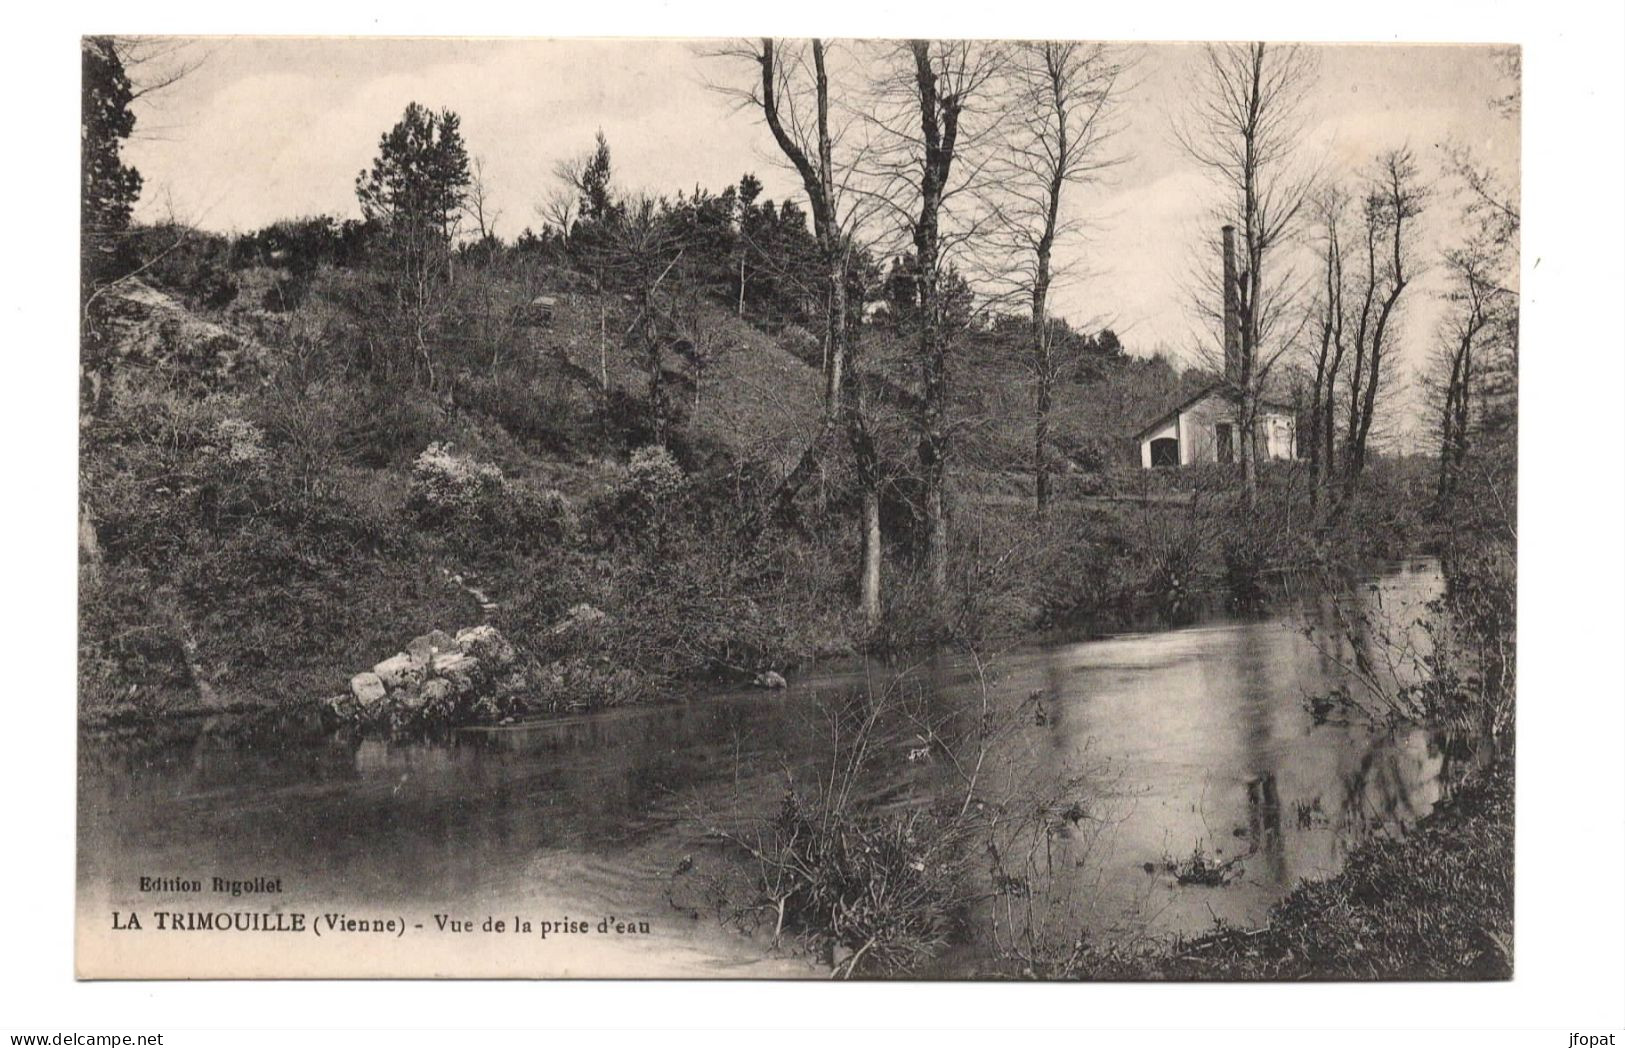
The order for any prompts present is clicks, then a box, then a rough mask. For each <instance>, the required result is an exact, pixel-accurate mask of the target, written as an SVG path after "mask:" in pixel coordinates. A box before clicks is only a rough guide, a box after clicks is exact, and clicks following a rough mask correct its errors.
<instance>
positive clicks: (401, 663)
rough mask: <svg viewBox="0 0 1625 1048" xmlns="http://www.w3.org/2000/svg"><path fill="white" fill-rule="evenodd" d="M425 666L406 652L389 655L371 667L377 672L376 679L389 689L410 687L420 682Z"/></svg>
mask: <svg viewBox="0 0 1625 1048" xmlns="http://www.w3.org/2000/svg"><path fill="white" fill-rule="evenodd" d="M424 670H425V666H424V664H423V663H422V662H420V661H418V660H417V659H414V658H413V657H412V656H410V655H408V654H407V653H406V652H404V651H403V652H401V653H399V654H397V655H391V656H390V657H389V658H387V659H385V660H384V661H383V662H380V663H379V664H378V665H376V666H374V667H373V668H372V672H374V673H376V674H378V679H379V680H381V681H383V682H384V687H386V688H389V689H391V690H393V689H395V688H405V687H410V686H411V685H413V684H418V683H421V682H422V680H423V678H424Z"/></svg>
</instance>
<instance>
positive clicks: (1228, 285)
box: [1223, 225, 1241, 383]
mask: <svg viewBox="0 0 1625 1048" xmlns="http://www.w3.org/2000/svg"><path fill="white" fill-rule="evenodd" d="M1223 232H1224V377H1225V379H1226V381H1229V382H1232V383H1234V382H1239V381H1240V380H1241V287H1240V285H1239V283H1238V277H1237V273H1236V227H1235V226H1230V225H1227V226H1225V227H1224V230H1223Z"/></svg>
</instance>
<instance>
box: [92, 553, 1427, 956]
mask: <svg viewBox="0 0 1625 1048" xmlns="http://www.w3.org/2000/svg"><path fill="white" fill-rule="evenodd" d="M1439 586H1440V581H1439V575H1438V569H1437V565H1436V564H1435V563H1433V562H1431V561H1411V562H1406V563H1403V564H1396V565H1389V566H1387V567H1385V568H1384V569H1383V570H1382V571H1380V572H1377V573H1375V574H1373V575H1371V576H1370V577H1368V578H1365V579H1361V580H1358V581H1357V582H1356V583H1354V584H1353V587H1352V590H1351V593H1352V598H1353V599H1354V600H1357V601H1360V602H1363V603H1365V604H1367V605H1371V606H1376V605H1380V606H1381V608H1382V609H1383V613H1384V614H1385V615H1386V616H1387V617H1388V619H1389V620H1390V621H1393V622H1396V623H1405V622H1410V621H1413V620H1414V619H1415V618H1417V617H1418V616H1419V615H1420V614H1421V611H1422V605H1423V604H1424V603H1425V602H1426V601H1427V600H1429V599H1431V598H1432V597H1433V596H1435V595H1436V594H1437V592H1438V590H1439ZM1324 617H1325V613H1324V608H1323V607H1322V606H1321V601H1320V600H1319V599H1318V598H1316V597H1313V596H1307V595H1306V596H1294V595H1293V594H1291V593H1290V592H1288V593H1284V594H1281V595H1280V596H1279V597H1278V599H1277V600H1276V601H1275V602H1274V603H1273V604H1272V606H1271V608H1270V610H1269V611H1267V612H1264V613H1255V614H1250V615H1236V614H1231V613H1227V612H1225V611H1222V610H1214V611H1209V612H1207V613H1205V614H1202V615H1201V616H1199V618H1198V620H1197V621H1196V622H1195V623H1194V624H1191V625H1189V626H1185V627H1182V628H1176V629H1163V630H1154V631H1147V632H1133V633H1122V634H1117V635H1113V636H1107V637H1104V638H1097V639H1088V640H1080V641H1075V642H1069V643H1051V644H1046V645H1043V646H1041V647H1033V648H1028V649H1022V650H1017V651H1013V652H1007V653H1004V654H1002V655H1000V656H999V657H998V658H997V660H995V662H994V664H993V669H992V676H991V678H990V679H991V681H992V684H991V689H992V691H993V693H994V694H995V695H996V697H998V698H999V699H1000V700H1002V701H1004V704H1005V705H1007V706H1009V707H1011V708H1017V707H1019V709H1020V716H1021V717H1023V718H1025V719H1024V720H1023V722H1022V724H1021V726H1020V728H1019V730H1018V731H1016V732H1015V733H1014V735H1012V736H1010V738H1009V739H1008V740H1007V741H1006V742H1005V743H1003V744H1002V745H1003V746H1004V749H1003V751H1002V752H1001V758H1002V760H1003V762H1004V766H1005V767H1007V768H1015V769H1025V770H1027V771H1035V772H1054V773H1055V775H1056V776H1057V777H1064V776H1066V775H1070V774H1071V773H1072V772H1073V771H1078V772H1080V773H1082V774H1081V775H1080V781H1081V782H1082V783H1083V785H1081V786H1078V787H1077V788H1078V789H1082V790H1084V791H1085V792H1086V793H1087V796H1086V797H1085V798H1084V799H1085V801H1086V806H1087V811H1088V813H1089V817H1088V819H1087V820H1085V821H1084V822H1083V823H1073V824H1071V825H1069V826H1067V827H1063V828H1064V829H1067V830H1068V834H1069V835H1070V836H1071V838H1072V839H1071V840H1070V841H1068V842H1066V843H1067V847H1066V848H1065V849H1063V850H1064V851H1065V854H1066V857H1067V860H1066V862H1065V863H1063V864H1062V865H1061V869H1062V870H1063V872H1062V873H1061V874H1060V875H1059V876H1060V877H1061V878H1062V879H1063V880H1066V881H1068V882H1069V883H1068V884H1067V888H1068V897H1069V899H1070V900H1071V902H1070V903H1069V905H1070V906H1072V907H1073V910H1072V911H1071V913H1070V916H1069V920H1076V921H1077V922H1078V924H1079V926H1080V927H1081V928H1082V929H1083V930H1084V931H1086V932H1087V933H1088V934H1090V935H1092V936H1099V937H1113V936H1120V937H1143V936H1151V937H1158V936H1167V935H1171V934H1173V933H1189V932H1194V931H1200V930H1202V929H1204V928H1206V927H1210V926H1211V925H1212V923H1213V921H1214V920H1215V919H1222V920H1225V921H1228V922H1233V923H1237V924H1241V925H1251V924H1256V923H1258V922H1259V921H1261V920H1262V919H1263V918H1264V916H1265V915H1266V913H1267V911H1268V909H1269V907H1270V905H1271V904H1272V903H1273V902H1275V901H1276V900H1278V899H1279V898H1280V897H1281V896H1282V895H1283V894H1284V893H1285V892H1287V891H1288V890H1290V889H1291V887H1292V886H1293V885H1294V884H1296V883H1297V882H1298V881H1300V880H1302V879H1305V878H1320V877H1325V876H1328V875H1331V874H1334V873H1336V872H1337V871H1338V869H1339V868H1340V867H1341V865H1342V862H1343V860H1344V857H1345V856H1346V855H1347V853H1348V851H1349V850H1350V849H1351V848H1352V847H1353V846H1355V845H1356V844H1358V843H1359V842H1360V841H1361V840H1362V839H1363V838H1365V837H1366V836H1368V835H1370V834H1373V833H1397V832H1403V831H1404V828H1405V826H1407V825H1408V824H1410V823H1411V822H1413V821H1414V820H1415V819H1417V818H1419V817H1420V816H1422V815H1424V814H1426V813H1427V811H1428V810H1429V809H1430V808H1431V807H1432V805H1433V804H1434V803H1435V802H1436V801H1437V800H1438V798H1439V796H1440V792H1441V789H1442V784H1441V780H1442V778H1443V776H1442V774H1441V772H1442V768H1443V764H1444V760H1445V758H1444V756H1443V755H1442V754H1441V752H1440V750H1439V748H1438V747H1437V746H1436V745H1435V744H1434V743H1433V742H1432V741H1431V740H1430V739H1429V738H1428V737H1427V736H1426V735H1424V734H1423V733H1421V732H1419V731H1415V730H1391V729H1389V728H1386V727H1383V726H1380V725H1377V724H1373V723H1369V722H1367V721H1366V720H1364V719H1362V718H1359V717H1346V716H1340V715H1339V716H1333V717H1331V718H1330V719H1326V720H1324V721H1319V720H1317V718H1316V717H1314V716H1312V715H1311V714H1310V713H1309V712H1308V710H1307V709H1306V707H1305V698H1306V697H1307V696H1310V695H1316V694H1323V693H1325V692H1326V691H1327V690H1328V689H1329V688H1332V687H1335V686H1337V685H1339V684H1345V685H1346V684H1348V678H1347V677H1346V675H1345V672H1344V669H1343V668H1342V666H1340V664H1339V659H1338V658H1336V657H1334V656H1333V654H1331V653H1332V652H1334V651H1335V650H1336V649H1335V648H1331V647H1328V645H1327V643H1326V642H1325V640H1324V639H1320V640H1316V639H1313V638H1310V637H1306V636H1305V634H1304V632H1303V629H1302V627H1303V626H1304V625H1305V624H1306V623H1309V624H1314V623H1316V622H1317V621H1320V620H1322V619H1324ZM896 672H897V668H896V667H880V666H873V665H869V666H864V665H844V666H840V667H836V668H832V669H827V670H820V669H817V668H814V669H812V670H808V671H806V672H803V673H801V674H798V675H793V677H792V680H791V686H790V687H789V689H788V690H786V691H784V692H775V693H768V692H763V691H757V690H749V691H731V692H720V693H716V694H713V695H708V696H705V697H703V698H698V699H694V700H691V701H687V702H683V703H680V704H673V705H665V706H656V707H647V708H639V709H629V710H617V711H612V712H608V713H603V714H598V715H594V716H587V717H580V718H574V719H569V720H563V721H555V722H550V723H544V724H537V725H528V726H510V727H505V728H501V729H490V730H476V731H465V732H461V733H459V734H458V735H456V736H455V737H454V738H452V739H451V740H448V741H439V742H391V741H386V740H381V739H365V740H359V741H357V740H353V739H352V740H342V739H324V740H321V741H317V742H311V743H308V744H304V745H298V746H292V747H290V746H286V745H280V746H272V745H256V744H251V743H245V742H244V741H243V740H242V739H241V738H240V737H238V736H236V735H234V734H232V733H230V732H225V731H220V730H216V729H218V728H219V727H221V726H220V725H210V724H207V723H203V724H196V725H193V726H191V727H190V728H188V729H187V730H186V731H183V732H180V733H179V737H171V738H166V740H164V741H162V742H160V741H156V740H152V739H141V738H129V737H117V738H115V737H107V736H96V737H85V738H82V739H81V742H80V752H79V831H78V832H79V845H80V850H79V913H80V919H79V929H78V947H79V968H80V971H81V974H84V975H87V976H96V975H112V974H121V975H153V976H179V975H189V976H210V975H212V976H228V975H309V976H318V975H321V976H328V975H334V976H336V975H367V974H398V975H462V976H495V975H508V976H533V975H567V976H616V975H621V976H626V975H672V976H764V977H798V976H817V975H821V974H823V973H824V972H825V971H827V968H820V967H819V966H818V965H817V964H815V963H814V962H812V961H810V960H809V959H807V958H805V957H803V956H799V955H797V954H796V952H795V951H794V950H789V949H786V950H781V951H778V952H774V951H771V950H769V949H768V947H767V943H766V941H765V937H764V936H763V935H761V934H760V933H758V934H757V935H755V936H748V935H745V934H742V933H740V932H739V931H738V930H737V929H735V928H732V927H727V926H724V925H723V923H721V922H720V921H719V920H718V919H717V918H716V915H715V912H714V911H706V910H705V908H704V906H702V905H697V904H696V902H695V900H696V899H698V898H700V897H701V895H702V894H703V893H700V894H696V893H695V892H694V891H692V890H691V881H692V879H693V878H695V877H697V876H699V874H700V873H701V872H703V870H704V868H705V867H706V864H707V863H714V862H715V861H717V856H718V855H719V854H720V850H719V849H718V848H717V847H716V845H715V843H714V841H711V840H709V839H708V836H707V829H708V828H709V827H712V826H715V825H717V824H718V821H719V820H721V819H723V818H736V819H737V818H738V817H740V816H749V815H759V814H764V813H770V812H771V811H772V809H773V806H774V804H775V803H776V800H777V798H778V796H779V795H781V794H782V792H783V789H784V783H785V777H786V775H797V774H799V775H801V776H802V781H805V779H806V776H807V775H809V774H812V773H813V769H815V768H816V767H817V765H818V762H819V761H820V760H822V759H823V758H824V757H825V756H826V755H827V753H828V748H829V744H830V743H829V724H828V721H827V719H826V718H825V716H824V715H823V711H824V709H825V708H826V707H827V706H829V705H830V704H831V703H832V702H835V701H838V700H839V699H840V697H841V696H850V695H851V694H853V693H854V692H857V691H861V690H864V689H878V688H880V687H882V686H883V682H884V681H885V680H888V679H890V678H891V677H892V676H893V674H895V673H896ZM912 672H913V674H914V675H915V676H916V677H917V679H919V680H920V681H921V682H922V684H921V686H922V687H925V688H927V689H929V690H930V691H931V692H932V693H933V694H935V695H938V696H940V697H941V699H942V701H943V702H945V703H952V702H955V701H961V702H962V701H965V699H966V696H971V695H975V694H978V693H979V689H978V686H977V684H976V681H977V679H978V678H977V675H976V673H975V667H974V666H973V665H972V664H971V663H970V662H969V660H966V659H943V660H939V661H937V662H935V663H933V664H930V665H927V666H922V667H915V668H914V669H913V670H912ZM1029 697H1031V698H1029ZM1020 700H1026V702H1027V704H1026V705H1021V703H1020ZM910 742H911V740H909V739H907V738H901V737H900V738H897V739H891V740H888V741H887V743H886V745H884V746H882V747H880V748H879V751H878V756H877V757H876V758H875V759H876V761H877V762H878V763H879V764H880V765H882V770H883V771H884V767H885V766H887V762H890V763H891V764H892V765H895V775H892V776H890V778H889V780H888V781H890V782H891V783H892V790H893V792H894V793H896V794H899V795H901V794H906V793H908V792H909V791H910V790H912V789H930V788H932V786H931V784H932V783H937V784H939V785H940V784H941V782H942V781H943V776H942V774H941V769H940V768H938V769H937V770H936V771H932V770H931V769H930V768H929V767H927V766H928V765H929V764H930V763H931V758H930V755H929V754H928V753H921V752H920V749H922V747H917V746H914V745H911V744H910ZM882 777H883V778H886V776H885V775H884V774H883V776H882ZM989 782H990V783H991V782H992V773H991V772H990V778H989ZM990 788H991V787H990ZM1198 850H1199V851H1200V852H1201V853H1202V854H1203V855H1204V856H1206V857H1207V858H1208V860H1209V861H1210V862H1211V863H1215V864H1217V863H1228V864H1229V865H1228V866H1227V867H1226V870H1227V874H1228V875H1229V876H1228V879H1227V883H1225V884H1223V885H1222V886H1205V885H1202V884H1194V883H1181V879H1180V877H1179V876H1178V864H1179V862H1181V861H1182V860H1188V858H1189V857H1190V856H1191V855H1192V853H1193V852H1196V851H1198ZM696 856H698V859H696ZM1171 864H1172V865H1171ZM1048 868H1050V869H1051V870H1053V869H1055V868H1056V866H1055V863H1054V861H1053V858H1051V861H1050V862H1049V863H1048ZM217 876H218V877H222V878H225V879H227V880H252V879H253V878H255V877H263V878H275V879H276V880H277V882H278V887H279V888H280V891H277V892H272V893H268V894H266V893H262V894H256V895H245V896H242V897H238V898H232V897H231V896H230V895H229V894H224V895H223V894H219V893H215V892H213V891H212V878H213V877H217ZM141 877H149V878H153V879H155V880H156V881H158V882H159V883H158V884H157V886H156V887H154V886H153V884H152V883H149V885H148V886H147V887H148V890H142V886H141V883H140V878H141ZM165 879H170V880H174V879H180V880H186V879H196V880H199V881H201V882H202V885H201V889H200V890H196V891H194V890H188V889H187V887H186V886H182V887H180V888H173V887H172V886H171V885H169V884H165V883H162V882H163V881H164V880H165ZM160 910H165V911H187V910H227V911H230V910H263V911H265V912H267V913H284V912H302V913H306V914H307V915H309V916H310V918H311V919H313V920H314V919H315V917H316V915H318V914H323V913H344V914H348V915H351V916H352V917H359V918H363V919H367V920H374V919H376V920H379V921H381V920H383V919H384V918H386V917H387V918H393V919H395V920H397V921H398V922H400V929H399V933H398V934H397V933H386V934H358V935H355V936H352V937H345V936H337V937H336V938H335V936H334V935H333V934H331V933H330V934H329V935H328V936H327V937H325V938H323V937H321V936H320V935H319V934H318V935H312V934H308V933H307V934H304V935H287V936H282V937H278V936H274V935H273V936H270V937H266V936H253V935H242V934H233V933H221V932H190V933H171V934H168V935H162V934H159V933H157V932H155V931H154V930H153V928H152V927H151V924H152V921H153V919H154V917H155V914H156V912H157V911H160ZM130 913H134V914H137V915H138V917H139V919H140V920H142V921H143V922H144V925H143V928H142V929H141V930H140V931H130V930H126V929H117V928H116V926H117V925H118V924H119V923H120V921H121V920H122V921H124V922H126V923H127V922H128V915H129V914H130ZM437 915H438V916H439V918H440V919H441V921H445V920H447V919H450V920H459V921H462V920H466V921H468V922H469V923H470V924H471V925H473V926H474V930H473V931H471V932H467V933H461V934H459V933H455V932H451V931H447V930H442V929H441V927H440V921H437V920H436V916H437ZM488 918H489V919H490V922H488V920H487V919H488ZM496 920H502V921H504V922H506V923H507V924H508V925H509V927H508V929H507V930H506V931H505V932H502V933H499V932H496V931H495V925H494V921H496ZM516 921H529V922H531V933H530V934H521V933H519V932H515V931H513V930H512V926H513V924H514V923H515V922H516ZM542 921H553V922H555V926H557V925H562V924H564V923H565V922H575V921H583V922H587V924H588V925H590V926H591V927H590V929H589V930H588V931H586V932H580V933H576V934H574V935H564V934H551V935H548V936H546V937H543V936H542V935H541V934H539V932H538V929H539V927H540V924H541V922H542ZM487 923H491V930H489V931H486V930H482V929H481V928H480V926H481V925H485V924H487ZM419 925H422V926H423V927H421V928H420V927H418V926H419ZM618 928H619V929H620V930H617V929H618ZM990 949H991V947H990V946H988V944H986V943H979V942H977V941H976V940H975V939H974V937H973V938H972V940H971V941H969V942H967V943H966V944H964V945H963V946H960V947H958V948H956V949H955V950H954V951H953V952H952V954H951V957H950V960H949V961H947V962H944V963H945V965H946V967H943V968H940V969H939V970H938V971H936V972H935V974H944V975H954V974H966V973H969V972H973V971H975V970H977V968H978V966H979V965H980V964H982V963H983V962H984V961H986V960H987V955H988V952H989V950H990Z"/></svg>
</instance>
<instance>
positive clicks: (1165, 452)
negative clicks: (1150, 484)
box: [1151, 437, 1179, 466]
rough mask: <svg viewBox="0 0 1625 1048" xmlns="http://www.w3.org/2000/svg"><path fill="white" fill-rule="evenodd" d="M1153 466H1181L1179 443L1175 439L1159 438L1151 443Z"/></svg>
mask: <svg viewBox="0 0 1625 1048" xmlns="http://www.w3.org/2000/svg"><path fill="white" fill-rule="evenodd" d="M1151 465H1153V466H1177V465H1179V441H1178V440H1176V439H1175V438H1173V437H1158V438H1157V439H1156V440H1153V441H1152V442H1151Z"/></svg>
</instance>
